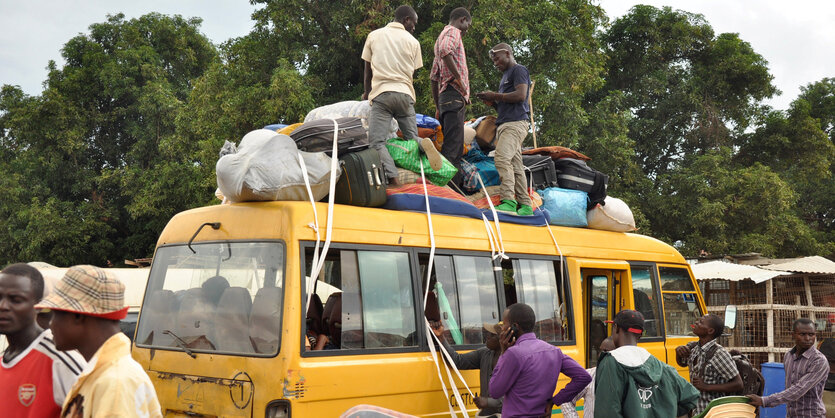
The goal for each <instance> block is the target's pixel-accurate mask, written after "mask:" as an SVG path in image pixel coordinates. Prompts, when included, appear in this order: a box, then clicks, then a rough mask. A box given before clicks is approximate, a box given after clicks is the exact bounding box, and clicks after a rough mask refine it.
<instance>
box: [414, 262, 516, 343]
mask: <svg viewBox="0 0 835 418" xmlns="http://www.w3.org/2000/svg"><path fill="white" fill-rule="evenodd" d="M428 262H429V257H428V256H427V255H425V254H421V256H420V265H421V271H422V277H421V282H422V283H423V286H422V289H423V291H424V292H425V291H426V266H427V264H428ZM421 298H422V295H421ZM424 314H425V315H426V318H427V319H428V320H429V321H430V323H432V321H433V320H436V319H435V318H436V317H437V318H438V319H439V320H440V321H441V323H442V324H443V326H444V335H445V337H446V341H447V342H449V343H450V344H452V345H468V344H483V343H484V333H483V332H482V329H483V328H484V325H485V324H495V323H497V322H499V321H500V320H501V313H500V312H499V301H498V295H497V293H496V279H495V276H494V275H493V264H492V262H491V261H490V257H487V256H469V255H436V256H435V263H434V268H433V269H432V277H431V278H430V282H429V293H428V295H427V303H426V310H425V312H424Z"/></svg>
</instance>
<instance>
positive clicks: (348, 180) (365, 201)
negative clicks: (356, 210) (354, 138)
mask: <svg viewBox="0 0 835 418" xmlns="http://www.w3.org/2000/svg"><path fill="white" fill-rule="evenodd" d="M339 163H340V164H341V166H342V176H340V177H339V181H338V182H337V183H336V191H335V192H334V193H335V195H336V196H334V201H335V202H336V203H342V204H346V205H354V206H371V207H376V206H382V205H383V204H385V203H386V183H385V180H384V179H385V178H386V176H385V174H384V172H383V164H382V162H381V161H380V153H379V152H377V150H375V149H366V150H362V151H358V152H352V153H350V154H345V155H343V156H341V157H340V158H339Z"/></svg>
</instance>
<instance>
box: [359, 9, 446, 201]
mask: <svg viewBox="0 0 835 418" xmlns="http://www.w3.org/2000/svg"><path fill="white" fill-rule="evenodd" d="M417 21H418V16H417V13H415V9H413V8H412V7H411V6H406V5H403V6H400V7H398V8H397V9H396V10H395V11H394V22H391V23H389V24H388V25H386V26H385V27H382V28H380V29H377V30H374V31H372V32H371V33H369V34H368V38H366V39H365V46H363V48H362V59H363V60H364V61H365V78H364V87H365V92H364V93H363V95H362V98H363V100H365V99H367V100H369V104H370V105H371V113H370V114H369V116H368V141H369V142H370V143H371V147H373V148H374V149H376V150H377V152H379V153H380V160H381V161H382V163H383V169H384V170H385V172H386V177H387V178H388V181H389V185H392V186H398V185H400V183H399V181H398V180H397V167H396V166H395V165H394V160H393V159H392V158H391V154H389V152H388V150H387V149H386V141H387V140H388V139H389V138H387V135H386V134H387V133H388V131H389V128H390V127H391V119H392V118H394V119H395V120H396V121H397V124H398V126H399V127H400V131H401V132H403V138H406V139H413V140H415V141H418V143H420V146H421V148H422V149H423V152H424V153H426V157H427V158H428V159H429V165H430V166H431V167H432V169H433V170H435V171H437V170H440V169H441V164H442V162H443V161H442V160H441V154H440V153H439V152H438V150H437V149H435V144H434V143H433V142H432V140H430V139H429V138H423V139H421V138H418V133H417V118H416V116H415V88H414V85H413V83H412V76H413V75H414V72H415V71H416V70H417V69H418V68H421V67H423V58H421V54H420V42H418V40H417V39H415V37H414V36H412V34H413V33H414V32H415V25H417Z"/></svg>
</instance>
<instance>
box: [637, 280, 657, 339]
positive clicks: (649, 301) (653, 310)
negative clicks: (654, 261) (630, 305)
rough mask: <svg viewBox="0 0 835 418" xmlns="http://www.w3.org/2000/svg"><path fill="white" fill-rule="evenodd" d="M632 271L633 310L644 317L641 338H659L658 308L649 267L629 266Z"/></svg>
mask: <svg viewBox="0 0 835 418" xmlns="http://www.w3.org/2000/svg"><path fill="white" fill-rule="evenodd" d="M631 270H632V297H633V298H634V301H635V310H636V311H638V312H640V313H641V314H643V315H644V334H643V337H660V336H661V327H660V323H659V319H660V318H661V315H660V308H659V307H658V297H657V296H656V295H657V292H656V284H655V280H653V279H652V275H651V273H650V271H651V270H650V266H631Z"/></svg>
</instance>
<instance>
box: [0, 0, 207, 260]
mask: <svg viewBox="0 0 835 418" xmlns="http://www.w3.org/2000/svg"><path fill="white" fill-rule="evenodd" d="M199 24H200V19H183V18H182V17H180V16H174V17H166V16H162V15H159V14H149V15H146V16H142V17H140V18H138V19H132V20H129V21H126V20H125V19H124V16H123V15H121V14H118V15H115V16H109V17H108V20H107V21H106V22H104V23H97V24H93V25H91V26H90V32H89V33H88V34H84V35H79V36H76V37H74V38H72V39H71V40H70V41H69V42H67V43H66V45H65V46H64V48H63V49H62V56H63V57H64V59H65V61H66V65H64V66H63V67H62V68H60V69H59V68H57V66H56V65H55V64H54V63H50V71H49V75H48V79H47V81H46V84H45V85H46V88H45V90H44V91H43V93H42V95H41V96H38V97H28V96H25V95H23V94H22V92H20V90H19V89H16V88H12V87H9V86H4V87H3V93H2V96H0V127H2V129H0V135H2V137H1V138H2V139H0V141H1V142H0V143H1V144H2V152H3V158H2V162H0V164H2V168H0V172H3V173H13V174H14V175H13V176H10V177H9V178H10V179H11V180H4V181H10V182H11V183H12V184H10V185H9V186H10V189H11V190H14V191H15V192H14V199H13V200H12V201H11V202H10V203H9V204H8V205H4V210H6V211H9V213H10V214H12V215H13V216H10V217H9V218H8V220H7V221H6V225H4V226H5V228H4V229H3V230H2V231H0V233H2V234H3V235H4V237H3V238H4V239H3V240H2V241H6V240H8V241H9V243H6V244H5V245H7V246H9V248H7V250H8V251H4V253H3V255H2V257H3V258H4V260H5V261H14V260H33V259H40V260H44V261H48V262H51V263H56V264H61V265H67V264H75V263H80V262H88V263H93V264H98V265H102V264H106V263H107V262H108V261H109V262H114V263H115V262H120V261H121V260H122V259H124V258H133V257H143V256H147V255H149V254H150V253H151V252H152V250H153V247H154V244H155V241H156V238H157V236H158V234H159V231H160V230H161V229H162V227H163V226H164V225H165V222H167V219H168V218H170V217H171V216H172V215H173V214H174V213H176V212H178V211H181V210H183V209H186V208H188V207H191V206H193V204H194V203H195V201H196V200H201V201H202V200H204V199H203V198H202V197H200V196H199V195H198V194H197V193H194V188H193V186H192V183H193V182H194V179H195V177H194V172H195V171H194V168H193V164H192V163H191V157H190V156H184V155H181V154H178V153H176V152H172V151H173V150H175V149H176V147H172V144H173V143H176V142H177V137H176V136H175V125H174V122H175V119H176V116H177V113H178V112H179V111H180V109H181V108H182V106H183V102H184V101H185V100H186V99H187V97H188V96H189V94H190V92H191V90H192V83H193V80H194V79H195V78H197V77H198V76H200V75H201V74H202V73H203V71H204V70H205V69H206V68H207V67H208V65H209V64H210V63H211V62H213V61H215V60H216V59H217V53H216V51H215V48H214V46H213V45H212V44H211V43H210V42H209V41H208V40H207V39H206V38H205V37H204V36H203V35H201V34H200V32H199ZM4 179H6V176H4Z"/></svg>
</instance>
